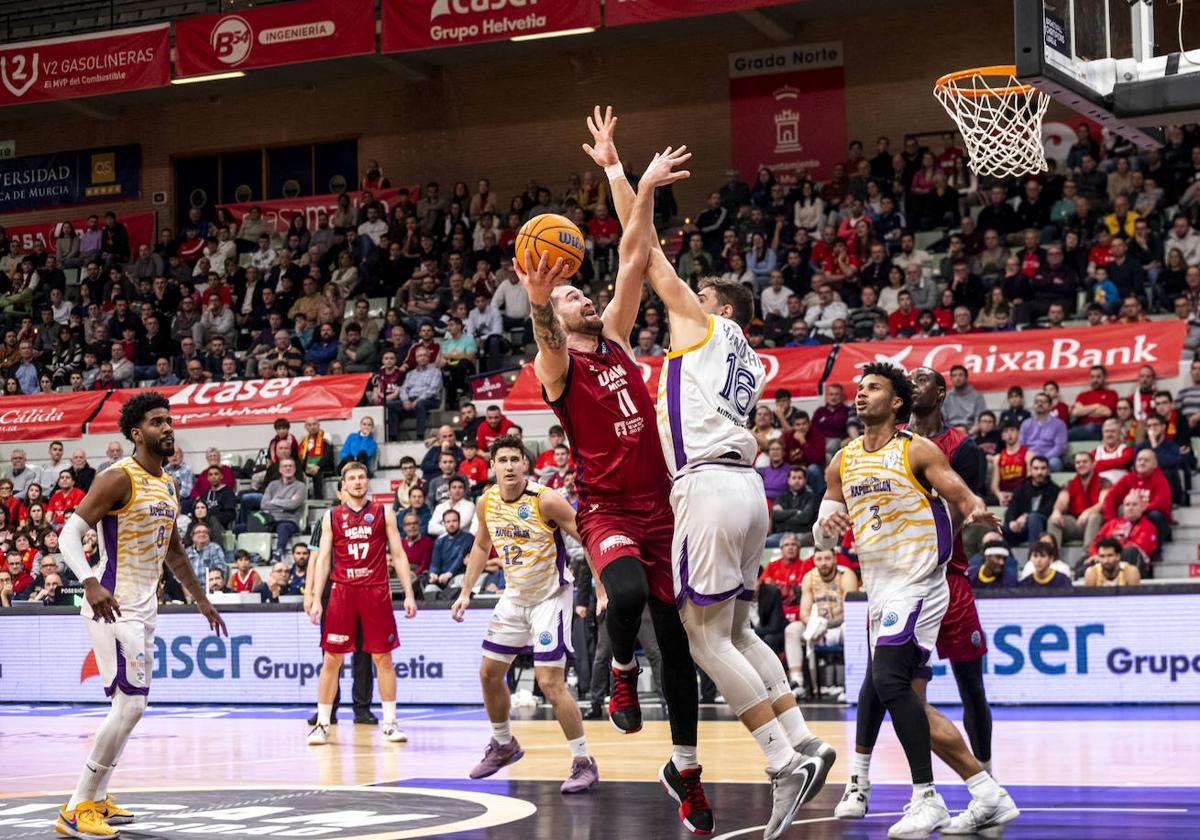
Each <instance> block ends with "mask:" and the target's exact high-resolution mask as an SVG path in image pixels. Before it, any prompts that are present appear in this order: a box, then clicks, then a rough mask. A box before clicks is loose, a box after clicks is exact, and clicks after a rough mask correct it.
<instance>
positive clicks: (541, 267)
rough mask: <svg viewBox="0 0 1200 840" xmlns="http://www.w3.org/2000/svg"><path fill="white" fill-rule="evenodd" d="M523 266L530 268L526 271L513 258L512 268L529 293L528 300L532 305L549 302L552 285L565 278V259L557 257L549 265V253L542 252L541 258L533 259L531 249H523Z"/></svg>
mask: <svg viewBox="0 0 1200 840" xmlns="http://www.w3.org/2000/svg"><path fill="white" fill-rule="evenodd" d="M525 266H526V268H529V267H530V266H532V267H533V268H532V270H529V271H526V270H525V269H523V268H522V267H521V265H520V262H519V261H518V260H513V269H514V270H515V271H516V272H517V277H518V278H519V279H520V280H521V285H522V286H524V287H525V291H526V292H527V293H528V294H529V302H530V303H531V304H533V305H534V306H545V305H546V304H548V303H549V302H550V293H551V292H552V291H554V287H555V286H557V285H559V284H560V283H562V282H563V281H564V280H566V279H567V274H568V272H567V261H566V260H564V259H563V258H562V257H559V258H558V259H556V260H555V261H554V265H553V266H551V265H550V259H549V254H548V253H547V252H546V251H543V252H542V256H541V259H539V260H538V261H537V262H536V263H535V262H534V261H533V251H531V250H529V249H528V248H527V249H525Z"/></svg>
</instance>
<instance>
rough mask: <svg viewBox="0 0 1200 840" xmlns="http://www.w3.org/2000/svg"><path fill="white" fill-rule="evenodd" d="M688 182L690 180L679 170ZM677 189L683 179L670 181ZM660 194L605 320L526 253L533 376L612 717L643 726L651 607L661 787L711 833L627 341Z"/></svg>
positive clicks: (659, 493)
mask: <svg viewBox="0 0 1200 840" xmlns="http://www.w3.org/2000/svg"><path fill="white" fill-rule="evenodd" d="M615 123H616V120H615V119H614V118H609V119H607V120H602V121H601V124H600V125H595V124H594V123H592V121H591V120H589V124H590V126H589V127H590V128H592V129H593V131H592V134H593V140H594V142H595V147H594V148H593V147H591V146H588V147H585V150H586V151H588V153H589V154H590V155H592V157H593V158H594V159H597V162H598V163H600V162H601V160H600V158H607V156H608V155H610V154H611V159H607V160H605V161H604V163H603V164H602V165H606V170H605V171H606V172H607V173H608V176H609V178H610V179H615V178H624V177H625V174H624V169H623V168H622V166H621V164H620V162H619V161H617V160H616V149H615V146H613V145H612V128H613V126H614V125H615ZM676 174H677V175H678V177H686V173H676ZM672 180H676V179H675V178H672ZM653 204H654V191H653V190H651V189H647V190H643V191H642V193H641V194H639V195H638V196H637V198H636V200H635V201H634V206H633V208H632V210H631V212H630V213H629V215H628V219H629V223H628V225H627V226H626V230H625V233H624V236H622V238H621V244H620V269H619V270H618V272H617V281H616V284H615V289H614V292H613V298H612V302H611V303H609V305H608V308H607V309H606V310H605V311H604V315H603V316H601V315H599V314H598V313H597V312H596V308H595V306H594V305H593V304H592V302H591V301H590V300H589V299H588V298H587V297H586V296H585V295H584V294H583V292H581V291H580V290H579V289H577V288H575V287H573V286H571V285H559V284H560V283H561V282H562V280H563V273H564V266H563V264H562V263H561V261H559V262H557V263H556V264H555V265H554V266H550V265H549V264H548V262H547V260H546V259H545V258H543V259H542V260H541V261H540V262H539V261H535V260H534V259H533V255H532V253H530V252H527V253H526V254H525V265H526V266H527V267H528V268H529V269H530V271H529V272H528V273H527V274H526V273H525V272H519V273H520V275H521V281H522V283H523V284H524V285H525V288H526V290H527V291H528V293H529V302H530V305H531V307H532V314H533V326H534V337H535V338H536V340H537V344H538V355H537V358H536V359H535V360H534V371H535V372H536V373H537V377H538V379H539V380H540V382H541V383H542V395H543V397H544V398H545V400H546V402H547V404H548V405H549V406H550V408H551V409H553V411H554V413H555V415H557V417H558V419H559V421H560V422H561V423H562V426H563V429H564V430H565V431H566V433H567V438H568V440H569V441H570V443H571V450H572V457H573V460H574V461H575V465H576V467H575V486H576V490H577V492H578V495H579V506H578V511H579V514H578V524H579V531H580V535H581V536H582V537H583V542H584V548H585V549H586V550H587V554H588V559H589V561H590V562H591V564H592V567H593V571H594V572H595V578H596V580H597V581H599V584H600V585H601V586H602V587H603V590H604V591H605V593H606V594H607V596H608V610H607V613H606V618H605V624H606V625H607V627H608V635H609V638H610V639H611V641H612V653H613V691H612V698H611V700H610V701H609V717H610V719H611V720H612V722H613V725H614V726H615V727H616V728H617V729H618V730H620V731H621V732H625V733H633V732H637V731H638V730H640V729H641V728H642V712H641V707H640V706H639V704H638V696H637V678H638V673H639V671H638V668H637V663H636V660H635V658H634V648H635V646H636V643H637V634H638V630H639V629H640V625H641V616H642V611H643V609H644V608H645V606H646V604H647V602H648V603H649V606H650V616H651V620H652V621H653V622H654V632H655V635H656V636H657V637H658V644H659V647H660V648H661V649H662V655H663V673H662V682H663V693H664V694H665V695H666V700H667V711H668V714H669V716H670V721H671V741H672V745H673V750H672V756H671V760H670V761H667V762H666V764H664V765H663V767H662V769H661V771H660V773H659V780H660V781H661V782H662V783H663V785H664V787H665V788H666V790H667V792H668V793H669V794H670V795H671V796H672V797H673V798H674V799H675V800H676V801H677V802H679V805H680V808H679V816H680V819H681V820H683V823H684V825H685V827H687V828H688V829H689V830H690V831H693V832H695V833H697V834H708V833H711V832H712V829H713V818H712V809H711V808H710V806H709V804H708V800H707V799H706V798H705V796H704V789H703V787H702V785H701V783H700V765H699V763H698V761H697V756H696V721H697V700H698V698H697V688H696V669H695V665H694V664H693V662H692V658H691V654H690V653H689V650H688V641H687V635H686V634H685V633H684V629H683V624H682V623H681V621H680V619H679V611H678V610H677V609H676V607H675V593H674V585H673V582H672V576H671V538H672V535H673V531H674V524H675V517H674V514H673V512H672V510H671V504H670V498H669V494H670V490H671V483H670V479H669V478H668V473H667V468H666V462H665V461H663V454H662V447H661V445H660V444H659V440H658V430H657V428H656V425H655V413H654V402H653V400H651V398H650V394H649V392H648V391H647V389H646V385H645V383H644V382H643V380H642V375H641V369H640V368H639V366H638V365H637V363H636V362H634V360H633V351H632V349H631V348H630V346H629V335H630V333H631V332H632V330H633V325H634V322H635V320H636V318H637V312H638V306H639V301H640V298H641V288H642V280H643V277H644V276H645V273H646V265H647V262H648V260H649V257H650V241H651V237H652V236H654V235H655V233H654V229H653V225H652V220H651V215H652V212H653Z"/></svg>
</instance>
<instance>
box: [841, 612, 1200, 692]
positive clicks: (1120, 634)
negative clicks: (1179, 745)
mask: <svg viewBox="0 0 1200 840" xmlns="http://www.w3.org/2000/svg"><path fill="white" fill-rule="evenodd" d="M975 603H976V606H977V607H978V608H979V618H980V621H981V622H982V624H983V632H984V635H985V639H986V642H987V646H988V653H987V655H986V658H985V659H984V667H983V680H984V684H985V685H986V686H987V694H988V701H989V702H992V703H1072V704H1074V703H1105V704H1108V703H1197V702H1200V626H1198V625H1197V623H1196V616H1197V615H1200V594H1174V595H1170V594H1158V593H1155V594H1147V595H1130V594H1122V595H1099V596H1089V595H1077V596H1071V595H1064V596H1061V597H1036V596H1035V597H1029V598H1019V597H1016V598H1007V597H1005V598H979V599H977V600H976V602H975ZM845 622H846V623H845V627H846V633H845V638H846V699H847V701H848V702H851V703H854V702H857V700H858V691H859V688H860V686H861V685H862V681H863V675H864V674H865V673H866V671H865V669H866V667H867V632H866V626H867V602H866V601H861V600H854V601H847V602H846V612H845ZM932 664H933V679H932V680H930V682H929V689H928V696H929V699H930V701H931V702H933V703H958V702H959V696H958V688H957V686H956V684H955V682H954V675H953V674H951V673H950V667H949V663H947V662H945V661H943V660H941V659H939V658H938V656H937V653H936V652H935V653H934V655H933V662H932Z"/></svg>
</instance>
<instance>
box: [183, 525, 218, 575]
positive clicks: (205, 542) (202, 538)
mask: <svg viewBox="0 0 1200 840" xmlns="http://www.w3.org/2000/svg"><path fill="white" fill-rule="evenodd" d="M187 556H188V562H189V563H191V564H192V570H193V571H194V572H195V573H196V577H197V578H200V579H202V580H203V579H204V578H206V577H207V576H208V570H209V569H219V570H220V571H221V573H222V575H224V573H225V571H226V569H227V568H228V563H226V562H225V552H224V551H222V550H221V547H220V546H218V545H216V544H215V543H213V542H212V541H211V540H210V539H209V533H208V526H207V525H197V526H196V527H195V528H193V529H192V544H191V545H190V546H188V549H187Z"/></svg>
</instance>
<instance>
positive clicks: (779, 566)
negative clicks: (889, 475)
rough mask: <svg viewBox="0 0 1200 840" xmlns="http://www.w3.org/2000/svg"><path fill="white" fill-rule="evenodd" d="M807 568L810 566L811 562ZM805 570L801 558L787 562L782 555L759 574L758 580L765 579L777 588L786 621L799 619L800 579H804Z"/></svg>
mask: <svg viewBox="0 0 1200 840" xmlns="http://www.w3.org/2000/svg"><path fill="white" fill-rule="evenodd" d="M809 568H810V569H811V568H812V564H811V563H810V564H809ZM806 571H807V569H805V568H804V561H802V560H799V559H797V560H794V561H792V562H791V563H788V562H785V561H784V559H783V558H782V557H776V558H775V559H774V560H772V561H771V562H770V563H768V564H767V568H765V569H763V573H762V574H761V575H760V576H759V580H765V581H766V582H767V583H769V584H771V585H772V586H774V587H775V588H776V589H778V590H779V594H780V596H781V597H782V598H783V614H784V615H786V616H787V619H788V621H799V620H800V581H802V580H804V573H805V572H806Z"/></svg>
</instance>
